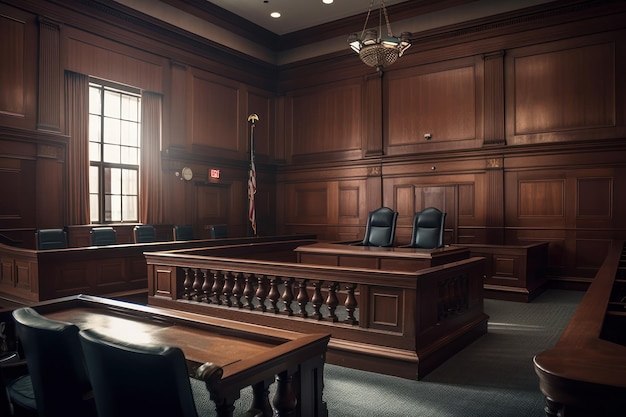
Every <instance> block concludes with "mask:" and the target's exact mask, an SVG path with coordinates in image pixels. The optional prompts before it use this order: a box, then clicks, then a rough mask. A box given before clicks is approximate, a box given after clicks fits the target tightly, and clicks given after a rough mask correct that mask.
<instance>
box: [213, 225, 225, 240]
mask: <svg viewBox="0 0 626 417" xmlns="http://www.w3.org/2000/svg"><path fill="white" fill-rule="evenodd" d="M209 235H210V236H211V239H223V238H227V237H228V225H226V224H212V225H211V226H209Z"/></svg>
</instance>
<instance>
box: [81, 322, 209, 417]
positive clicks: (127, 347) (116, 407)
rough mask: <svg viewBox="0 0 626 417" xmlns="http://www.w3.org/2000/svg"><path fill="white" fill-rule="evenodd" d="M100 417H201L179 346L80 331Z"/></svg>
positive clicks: (93, 331) (92, 331) (91, 330)
mask: <svg viewBox="0 0 626 417" xmlns="http://www.w3.org/2000/svg"><path fill="white" fill-rule="evenodd" d="M79 337H80V341H81V344H82V347H83V351H84V354H85V362H86V364H87V369H88V370H89V376H90V378H91V383H92V385H93V392H94V398H95V401H96V408H97V410H98V416H99V417H136V416H153V417H158V416H163V417H164V416H177V417H197V416H198V414H197V411H196V407H195V401H194V398H193V393H192V389H191V383H190V381H189V376H188V372H187V363H186V361H185V355H184V354H183V351H182V350H181V349H179V348H177V347H167V346H154V345H145V344H141V345H138V344H133V343H129V342H125V341H123V340H119V339H116V338H113V337H110V336H106V335H104V334H102V333H99V332H97V331H95V330H93V329H90V330H84V331H81V332H80V335H79Z"/></svg>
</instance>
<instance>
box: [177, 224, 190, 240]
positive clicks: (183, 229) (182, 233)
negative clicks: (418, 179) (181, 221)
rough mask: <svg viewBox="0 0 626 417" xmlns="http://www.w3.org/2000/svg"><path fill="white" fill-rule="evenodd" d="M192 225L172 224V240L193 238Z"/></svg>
mask: <svg viewBox="0 0 626 417" xmlns="http://www.w3.org/2000/svg"><path fill="white" fill-rule="evenodd" d="M194 239H195V238H194V235H193V227H192V226H190V225H185V226H174V240H194Z"/></svg>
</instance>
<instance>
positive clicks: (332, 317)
mask: <svg viewBox="0 0 626 417" xmlns="http://www.w3.org/2000/svg"><path fill="white" fill-rule="evenodd" d="M338 287H339V284H338V283H336V282H332V283H330V284H329V285H328V297H326V305H327V306H328V311H329V314H328V318H327V320H328V321H332V322H333V323H336V322H338V321H339V318H338V317H337V314H335V310H337V306H338V305H339V299H338V298H337V288H338Z"/></svg>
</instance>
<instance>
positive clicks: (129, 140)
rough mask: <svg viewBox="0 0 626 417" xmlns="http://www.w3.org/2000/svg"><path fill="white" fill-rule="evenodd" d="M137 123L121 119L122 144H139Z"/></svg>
mask: <svg viewBox="0 0 626 417" xmlns="http://www.w3.org/2000/svg"><path fill="white" fill-rule="evenodd" d="M137 126H138V125H137V123H135V122H127V121H122V139H121V143H122V145H127V146H139V129H138V128H137Z"/></svg>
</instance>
